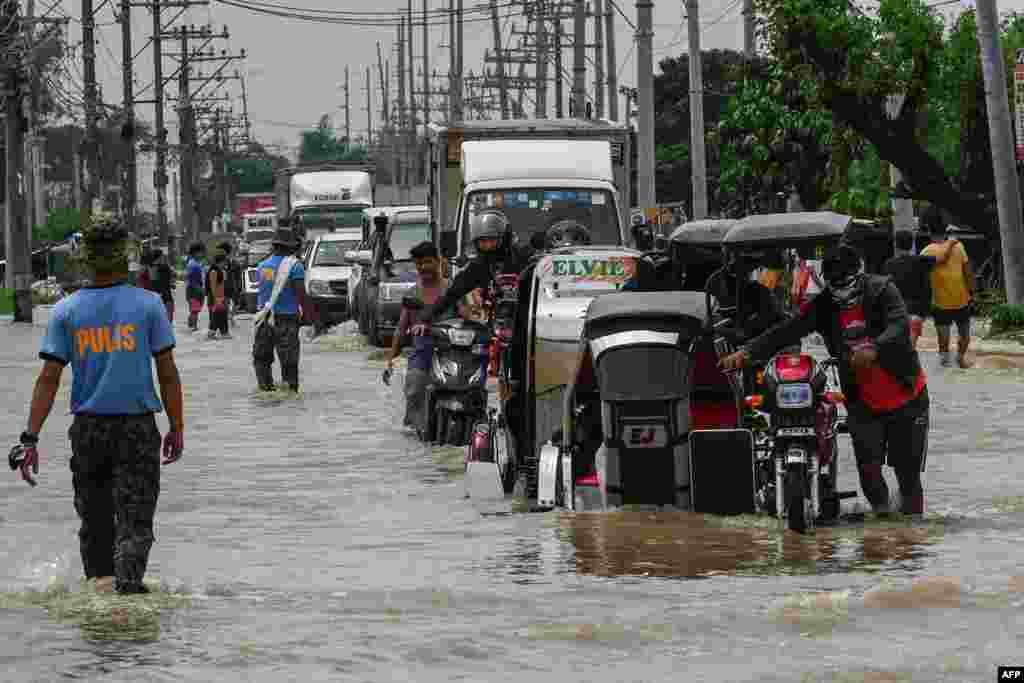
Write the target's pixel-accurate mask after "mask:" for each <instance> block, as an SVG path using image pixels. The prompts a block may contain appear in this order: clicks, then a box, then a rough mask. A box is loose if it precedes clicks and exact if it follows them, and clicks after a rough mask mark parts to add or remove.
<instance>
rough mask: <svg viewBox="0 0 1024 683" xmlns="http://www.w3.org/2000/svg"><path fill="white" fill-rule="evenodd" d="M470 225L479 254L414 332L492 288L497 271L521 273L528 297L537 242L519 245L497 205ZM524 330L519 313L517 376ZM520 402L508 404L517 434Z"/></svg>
mask: <svg viewBox="0 0 1024 683" xmlns="http://www.w3.org/2000/svg"><path fill="white" fill-rule="evenodd" d="M470 228H471V231H472V232H471V235H472V240H473V245H474V246H475V247H476V252H477V254H476V256H475V257H474V258H473V260H471V261H470V262H469V263H468V264H467V265H466V267H465V268H464V269H463V270H462V271H461V272H459V274H458V275H456V276H455V278H454V279H453V280H452V282H451V285H449V287H448V289H447V290H446V291H445V293H444V294H443V295H442V296H441V297H440V298H439V299H438V300H437V301H436V302H435V303H434V304H433V305H431V306H427V307H425V308H424V309H423V311H422V312H421V313H420V316H419V319H420V320H421V321H422V322H421V323H420V324H418V325H415V326H414V327H413V328H412V330H411V332H412V334H414V335H420V334H425V333H426V332H427V328H428V327H429V325H430V323H431V322H433V321H434V320H437V319H438V318H439V317H440V315H441V314H442V313H443V312H444V311H446V310H448V309H450V308H454V307H455V306H457V304H458V303H459V302H460V301H462V299H463V297H465V296H466V295H467V294H469V293H470V292H472V291H473V290H475V289H487V288H489V287H490V286H491V283H492V282H494V278H495V276H497V275H502V274H514V275H519V276H520V286H519V298H520V300H522V301H528V300H529V284H530V279H531V278H530V276H529V275H528V274H525V273H524V270H526V269H527V268H528V267H529V266H531V264H532V263H533V259H532V257H533V255H534V254H535V252H536V251H537V247H538V246H539V244H538V242H536V241H533V240H531V244H530V245H524V246H522V247H520V246H518V245H516V244H515V242H514V237H513V234H512V232H511V230H510V228H509V223H508V218H506V217H505V214H504V213H502V212H501V211H498V210H496V209H487V210H485V211H483V212H481V213H479V214H477V215H476V216H474V217H473V218H472V222H471V224H470ZM525 330H526V324H525V317H524V316H522V315H520V314H518V313H517V315H516V320H515V325H514V336H513V338H512V348H513V353H511V354H509V356H510V357H509V360H510V363H509V366H510V367H509V372H510V374H511V375H512V377H515V378H518V377H521V376H522V371H521V369H522V355H521V351H522V349H524V348H525ZM513 390H514V387H512V386H504V385H503V386H501V387H499V391H500V394H501V397H502V399H503V400H506V401H508V400H510V399H512V394H513ZM521 398H522V397H520V399H521ZM520 403H521V401H514V402H512V403H510V404H509V405H508V406H507V412H506V418H507V420H508V423H509V427H510V428H511V430H512V433H513V434H514V435H518V434H520V433H521V429H520V426H521V425H520V424H519V416H520V415H522V414H523V409H522V406H521V405H520Z"/></svg>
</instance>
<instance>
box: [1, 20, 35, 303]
mask: <svg viewBox="0 0 1024 683" xmlns="http://www.w3.org/2000/svg"><path fill="white" fill-rule="evenodd" d="M0 21H2V22H3V28H2V29H0V31H2V33H0V47H2V48H3V52H4V57H5V64H4V78H3V94H4V111H5V113H6V117H5V119H4V124H5V125H4V133H5V138H4V161H5V163H6V166H7V168H6V171H5V178H4V184H5V193H4V194H5V195H6V198H5V201H4V218H5V221H4V224H5V227H6V234H5V240H4V243H5V244H6V248H7V269H6V271H7V273H6V278H5V279H6V286H7V288H8V289H13V290H14V322H17V323H31V322H32V279H33V278H32V233H31V231H30V230H29V226H28V223H27V221H26V220H25V198H24V196H23V195H22V192H21V178H22V175H23V173H24V166H25V140H24V138H23V133H22V130H23V124H24V110H23V107H22V96H21V89H22V85H23V81H24V76H25V74H24V71H23V69H22V56H23V55H22V51H21V49H20V46H19V36H20V33H21V30H22V26H21V16H20V15H19V6H18V0H4V3H3V13H2V15H0Z"/></svg>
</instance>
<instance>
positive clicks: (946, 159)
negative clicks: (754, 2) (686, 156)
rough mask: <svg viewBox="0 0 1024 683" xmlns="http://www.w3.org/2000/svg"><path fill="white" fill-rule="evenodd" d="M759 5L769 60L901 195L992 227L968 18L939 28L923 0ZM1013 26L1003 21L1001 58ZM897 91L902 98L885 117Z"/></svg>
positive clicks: (790, 0)
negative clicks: (800, 84) (895, 177)
mask: <svg viewBox="0 0 1024 683" xmlns="http://www.w3.org/2000/svg"><path fill="white" fill-rule="evenodd" d="M758 5H759V7H758V10H759V12H760V14H761V15H762V16H763V17H765V21H764V24H763V27H764V36H765V38H766V41H767V45H768V48H769V53H770V55H771V57H772V58H773V59H774V60H776V61H777V63H778V65H779V67H781V69H782V70H783V72H784V73H786V74H788V75H789V76H790V77H792V78H794V79H797V80H801V81H804V82H807V83H812V84H813V85H814V100H813V105H814V106H816V107H819V108H821V109H824V110H827V111H829V112H831V113H832V115H833V117H834V123H835V124H838V125H841V126H845V127H847V128H849V129H851V130H853V131H855V132H856V134H857V135H859V136H860V137H862V138H863V139H864V140H865V141H867V142H869V143H870V144H871V145H872V146H873V148H874V150H875V151H876V152H877V154H878V157H879V158H880V160H882V161H885V162H888V163H890V164H892V165H894V166H895V167H896V168H898V169H899V170H900V172H901V173H902V175H903V179H904V185H905V187H904V188H901V189H902V191H903V192H904V193H905V194H906V195H909V196H912V197H913V198H915V199H919V200H926V201H928V202H930V203H932V204H934V205H936V206H939V207H942V208H943V209H945V210H947V211H948V212H949V213H950V214H952V215H953V216H954V217H955V218H956V219H958V222H959V223H961V224H962V225H967V226H971V227H975V228H977V229H980V230H987V231H990V232H991V231H993V230H994V226H995V222H994V213H993V206H992V183H991V180H990V178H991V161H990V159H991V153H990V151H989V150H988V131H987V123H986V119H985V112H984V96H983V92H984V90H983V88H984V83H983V80H982V78H981V72H980V64H979V62H978V57H977V55H978V49H977V41H976V38H975V35H976V30H975V27H974V24H973V16H972V15H964V16H961V18H960V19H959V20H958V21H957V23H956V24H955V25H954V26H953V27H952V28H953V30H952V31H951V32H949V34H948V35H947V34H946V32H945V29H946V27H945V25H944V22H943V19H942V18H941V16H939V15H938V14H935V13H932V12H931V11H930V10H929V9H928V7H927V5H926V4H925V2H923V0H880V3H879V6H878V9H877V11H874V12H871V13H868V12H866V11H863V10H860V9H858V8H857V7H856V6H855V5H854V4H853V3H851V2H849V0H758ZM1019 26H1020V24H1019V22H1017V23H1015V22H1013V21H1011V22H1010V23H1009V24H1008V25H1006V26H1004V41H1005V42H1004V45H1003V47H1004V49H1005V50H1006V52H1007V56H1008V57H1011V56H1012V50H1013V48H1014V47H1015V46H1016V45H1014V42H1015V41H1016V40H1017V39H1018V38H1019V36H1016V35H1012V33H1013V31H1019V28H1018V27H1019ZM1022 33H1024V32H1022ZM1008 34H1010V35H1008ZM1007 38H1009V40H1007ZM1018 44H1019V43H1018ZM1008 64H1009V62H1008ZM1008 68H1009V67H1008ZM1011 82H1012V81H1011ZM979 93H980V96H979ZM897 95H901V96H903V101H902V104H901V106H900V107H899V109H898V110H897V111H896V112H895V114H894V115H890V113H889V107H890V102H891V100H890V98H892V97H893V96H897ZM833 163H835V160H833ZM986 168H987V171H986V170H985V169H986Z"/></svg>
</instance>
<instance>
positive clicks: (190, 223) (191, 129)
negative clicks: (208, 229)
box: [178, 26, 199, 240]
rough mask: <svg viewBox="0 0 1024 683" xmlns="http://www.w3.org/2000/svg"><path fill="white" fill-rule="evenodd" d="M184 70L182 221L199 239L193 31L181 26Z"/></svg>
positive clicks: (180, 117)
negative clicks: (190, 49)
mask: <svg viewBox="0 0 1024 683" xmlns="http://www.w3.org/2000/svg"><path fill="white" fill-rule="evenodd" d="M179 34H180V35H179V37H180V40H181V69H180V70H179V72H178V129H179V130H178V133H179V136H180V143H181V164H180V166H179V171H178V173H179V175H180V176H181V177H180V178H179V180H180V184H181V210H182V213H181V214H179V219H178V223H179V225H180V227H181V232H182V234H183V235H187V236H188V238H189V239H191V240H196V239H198V237H199V226H198V225H197V223H198V221H197V220H196V212H195V204H194V201H193V195H194V190H195V157H194V152H195V147H194V140H195V137H194V136H195V112H194V111H193V109H192V95H191V90H192V86H191V84H190V82H189V81H190V79H191V77H192V67H191V66H190V65H189V58H190V55H189V52H188V39H189V30H188V29H187V28H186V27H185V26H182V27H180V31H179Z"/></svg>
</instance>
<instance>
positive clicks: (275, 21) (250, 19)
mask: <svg viewBox="0 0 1024 683" xmlns="http://www.w3.org/2000/svg"><path fill="white" fill-rule="evenodd" d="M236 1H237V2H240V3H241V4H246V3H247V2H249V0H236ZM252 1H253V2H255V1H256V0H252ZM259 1H260V2H262V3H263V4H278V5H290V6H294V7H302V8H309V9H321V10H352V11H355V10H359V11H378V12H385V11H392V10H404V9H405V7H406V6H407V5H406V1H405V0H259ZM509 1H510V0H498V4H499V6H505V5H507V4H508V3H509ZM615 1H616V3H617V5H618V7H619V8H621V10H622V12H623V13H624V14H625V15H626V17H627V18H628V19H629V21H630V22H633V23H635V22H636V14H637V11H636V5H635V0H615ZM940 1H941V0H933V2H934V3H939V2H940ZM93 2H94V4H95V6H97V7H99V8H100V9H99V11H98V13H97V15H96V21H97V25H98V26H97V40H98V48H97V74H98V79H99V82H100V84H101V88H102V96H103V98H104V100H105V101H107V102H111V103H113V104H120V102H121V98H122V87H121V54H122V50H121V30H120V25H119V24H117V23H116V22H115V17H114V12H113V9H114V7H115V6H117V7H119V6H120V0H93ZM422 2H423V0H413V4H414V10H415V11H416V12H421V11H422V7H423V5H422ZM464 3H465V7H466V9H467V14H469V12H468V10H469V9H470V8H472V7H478V6H480V4H481V3H483V4H486V0H464ZM427 4H428V8H429V9H431V10H440V9H445V8H447V7H448V0H427ZM569 4H571V3H569ZM998 5H999V10H1000V11H1001V12H1006V11H1013V10H1016V11H1024V0H998ZM971 6H973V2H971V1H970V0H962V1H960V2H955V1H954V3H953V4H951V5H944V6H943V7H941V9H940V11H943V12H945V13H952V12H955V11H956V10H957V9H958V8H967V7H971ZM51 7H52V8H53V10H52V13H50V14H49V16H57V15H59V14H60V12H62V11H63V12H64V14H65V16H69V17H71V18H72V21H71V23H70V28H69V34H70V35H69V40H70V42H71V43H72V45H78V48H77V49H76V51H75V53H74V54H75V56H76V59H75V60H72V63H71V65H70V67H69V69H68V71H69V74H70V76H69V77H68V78H69V79H70V80H71V83H70V84H68V85H67V86H66V87H67V88H68V93H67V94H68V97H69V98H70V99H71V100H73V101H74V100H76V99H77V101H80V100H81V89H80V83H81V63H80V58H81V50H80V40H81V23H80V21H79V20H80V18H81V5H80V2H78V1H77V0H56V4H53V2H52V0H37V9H36V12H37V14H46V13H47V12H48V11H49V10H50V8H51ZM741 9H742V0H702V2H701V5H700V15H701V18H700V21H701V25H702V27H703V30H702V34H701V46H702V48H704V49H710V48H731V49H742V45H743V34H742V31H743V26H742V16H741ZM176 11H177V10H171V9H165V10H164V16H165V21H167V20H170V18H171V17H172V16H173V14H172V13H173V12H176ZM507 13H508V11H507V10H502V11H501V14H502V15H504V14H507ZM480 17H481V15H479V14H475V15H472V17H471V18H473V19H475V21H473V22H472V23H468V22H467V25H466V28H465V39H466V56H465V67H466V70H467V72H468V71H470V70H472V71H473V72H475V73H480V71H481V67H482V66H483V54H484V50H485V49H487V48H490V47H491V46H492V44H493V36H492V32H491V27H490V23H489V22H481V21H479V20H478V19H479V18H480ZM207 22H210V23H212V24H213V25H214V26H215V27H218V29H219V27H221V26H224V25H226V26H227V27H228V30H229V32H230V35H231V37H230V39H229V40H228V41H226V44H225V41H217V43H216V44H217V45H218V47H219V48H227V49H229V50H230V51H231V52H233V53H237V52H238V51H239V50H240V49H243V48H244V49H245V50H246V52H247V55H248V56H247V59H245V60H243V61H240V62H238V63H237V68H238V69H239V70H240V71H241V72H242V73H243V74H244V75H245V76H246V84H247V88H248V95H249V97H248V100H249V115H250V119H251V120H252V122H253V134H254V136H255V137H256V138H257V139H258V140H260V141H261V142H264V143H266V144H270V145H275V144H278V145H282V146H284V147H289V148H290V147H294V146H295V144H296V142H297V139H298V133H299V131H300V130H301V129H302V128H304V127H307V126H311V125H315V123H316V122H317V121H318V120H319V118H320V117H321V116H322V115H323V114H329V115H330V116H331V117H332V119H333V121H334V123H335V126H336V127H337V128H338V129H339V130H340V129H342V128H343V127H344V115H343V113H342V110H341V107H342V106H343V103H344V95H343V91H342V90H341V84H342V83H343V81H344V71H345V66H346V65H347V66H348V67H349V68H350V70H351V74H352V84H351V85H352V87H351V112H352V123H351V125H352V132H353V135H362V134H364V132H365V129H366V113H365V110H364V107H365V102H366V98H365V94H364V85H365V69H366V67H367V66H370V67H371V68H373V69H374V71H373V72H372V74H371V75H372V77H373V84H372V89H373V92H374V110H375V114H374V121H373V123H374V126H375V128H376V127H377V126H379V124H380V114H379V109H380V92H379V87H378V83H379V81H378V80H377V74H376V64H377V43H378V42H380V43H381V46H382V49H383V52H384V55H385V58H387V57H389V56H390V57H391V69H392V75H394V71H395V66H396V64H395V59H394V54H393V50H394V46H395V43H396V30H395V29H392V28H365V27H359V28H356V27H349V26H340V25H330V24H322V23H310V22H305V21H300V20H296V19H284V18H280V17H271V16H266V15H263V14H259V13H255V12H252V11H249V10H245V9H241V8H238V7H233V6H229V5H225V4H222V3H220V2H218V1H217V0H213V2H211V3H210V5H209V6H207V7H200V8H193V9H190V10H188V12H187V14H186V15H185V19H184V23H194V24H197V25H199V24H205V23H207ZM685 22H686V19H685V13H684V2H683V0H655V2H654V23H655V29H654V30H655V35H654V45H655V68H657V62H658V60H660V59H662V58H665V57H670V56H677V55H679V54H681V53H682V52H685V51H686V50H687V41H686V34H687V31H686V23H685ZM179 23H183V22H179ZM504 23H505V26H504V31H505V36H506V39H508V36H509V33H510V31H511V28H512V26H511V24H512V23H516V24H517V27H518V28H519V29H522V28H524V21H523V19H522V18H521V17H516V18H514V19H512V20H510V21H508V22H504ZM443 24H444V25H443V26H437V27H431V34H430V50H429V57H430V66H431V70H432V71H433V70H434V68H437V70H438V72H439V73H447V70H448V59H449V58H448V52H447V50H446V49H445V48H444V47H443V45H446V44H447V42H448V35H447V34H448V28H447V22H446V21H444V22H443ZM615 25H616V51H617V61H618V64H617V65H616V67H615V68H616V72H617V73H618V74H619V84H620V85H625V86H632V85H634V84H635V82H636V70H637V63H636V50H635V48H634V37H633V28H632V27H631V26H630V25H629V24H628V23H627V22H626V20H625V19H623V17H622V16H620V15H618V14H616V16H615ZM132 26H133V33H134V51H135V52H140V56H139V57H138V59H137V61H136V66H135V69H134V71H135V78H134V82H135V88H136V91H137V92H138V93H139V94H138V95H137V97H138V98H139V99H149V98H151V97H152V89H151V84H152V82H153V62H152V56H151V54H152V53H151V50H150V49H148V48H146V45H147V41H148V40H149V38H150V36H151V35H152V32H153V19H152V13H151V12H150V11H149V10H146V9H142V8H133V9H132ZM565 27H566V30H570V31H571V28H572V26H571V22H566V24H565ZM592 28H593V27H592V26H591V27H590V29H591V30H592ZM414 40H415V47H414V50H415V54H416V58H417V62H418V64H419V63H420V62H419V60H420V59H421V57H422V54H423V38H422V28H419V29H417V30H416V31H415V36H414ZM176 42H177V41H172V42H170V44H167V47H166V48H165V51H177V45H176V44H175V43H176ZM143 48H146V49H143ZM173 68H174V60H173V59H172V58H170V57H167V58H165V74H167V73H170V72H171V71H173ZM234 68H235V67H234V66H232V67H231V68H230V69H229V71H228V72H227V73H231V72H233V70H234ZM565 68H566V69H568V70H571V68H572V56H571V51H568V50H567V51H566V52H565ZM417 69H419V66H417ZM205 71H206V72H207V73H208V72H209V67H208V66H206V67H205ZM593 79H594V72H593V67H592V65H590V64H588V73H587V83H588V93H590V94H592V91H593ZM392 80H393V81H394V79H392ZM229 87H230V90H229V91H230V92H231V93H232V94H233V95H237V94H238V93H239V88H238V83H237V82H234V83H230V82H229ZM176 90H177V88H176V85H174V86H171V88H170V93H176ZM565 92H566V98H568V94H569V86H568V84H567V85H566V91H565ZM395 95H396V91H395V90H394V85H392V97H394V96H395ZM553 97H554V91H553V86H552V87H549V98H550V99H549V102H551V101H552V100H553ZM442 103H443V102H442V100H441V99H440V98H438V99H437V101H436V104H435V106H441V105H442ZM620 103H621V99H620ZM525 104H526V108H527V110H528V111H530V112H531V113H532V100H529V99H528V100H527V101H526V103H525ZM552 107H553V104H552ZM235 108H236V111H240V110H241V105H240V102H238V103H236V105H235ZM620 112H621V104H620ZM138 115H139V116H140V117H142V118H145V119H147V120H150V121H151V120H152V118H153V107H152V105H149V104H144V105H140V106H139V109H138ZM167 124H168V126H167V127H168V130H169V133H170V140H171V141H172V142H177V136H178V131H177V126H176V116H175V114H174V112H173V109H172V108H170V107H168V113H167ZM282 151H283V150H282Z"/></svg>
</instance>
